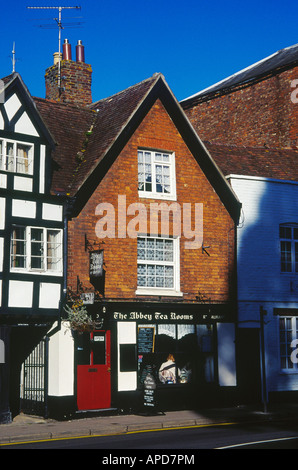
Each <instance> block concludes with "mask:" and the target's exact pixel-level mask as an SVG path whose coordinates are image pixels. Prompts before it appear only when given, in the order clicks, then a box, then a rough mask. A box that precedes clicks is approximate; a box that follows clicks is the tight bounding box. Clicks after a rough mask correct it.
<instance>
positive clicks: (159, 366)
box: [138, 324, 199, 386]
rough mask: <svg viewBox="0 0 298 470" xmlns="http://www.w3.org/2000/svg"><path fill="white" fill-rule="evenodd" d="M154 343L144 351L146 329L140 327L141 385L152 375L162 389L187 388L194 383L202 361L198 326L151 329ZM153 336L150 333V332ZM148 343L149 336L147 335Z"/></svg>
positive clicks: (162, 325) (153, 326) (159, 326)
mask: <svg viewBox="0 0 298 470" xmlns="http://www.w3.org/2000/svg"><path fill="white" fill-rule="evenodd" d="M148 328H151V341H147V345H146V349H144V346H143V345H144V341H142V339H140V338H141V336H142V335H144V329H146V327H145V326H143V327H142V326H140V327H139V335H138V339H139V341H138V360H139V381H140V384H142V383H143V381H144V379H145V377H146V373H148V372H149V373H151V374H152V375H153V376H154V378H155V380H156V382H157V383H158V384H160V385H165V386H167V385H172V384H187V383H191V382H192V381H193V380H194V377H195V375H196V370H197V363H198V360H199V351H198V342H197V334H196V326H195V325H188V324H182V325H176V324H160V325H151V326H150V327H148V326H147V330H148ZM148 334H149V331H148ZM147 339H148V335H147Z"/></svg>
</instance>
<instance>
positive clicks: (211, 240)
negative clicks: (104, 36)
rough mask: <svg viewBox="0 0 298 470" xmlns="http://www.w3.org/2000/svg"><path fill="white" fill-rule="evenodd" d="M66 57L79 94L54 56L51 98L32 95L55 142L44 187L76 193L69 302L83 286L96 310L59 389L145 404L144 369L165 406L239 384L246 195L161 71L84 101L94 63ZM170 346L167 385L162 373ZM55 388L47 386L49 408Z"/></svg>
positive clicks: (96, 403) (96, 402) (90, 398)
mask: <svg viewBox="0 0 298 470" xmlns="http://www.w3.org/2000/svg"><path fill="white" fill-rule="evenodd" d="M60 65H61V71H62V72H61V74H62V76H66V75H65V74H64V68H65V69H67V70H75V69H76V68H78V69H80V70H79V72H78V75H80V74H84V73H86V75H87V78H86V80H84V79H82V83H84V86H85V88H84V86H83V87H82V89H81V92H82V99H80V97H78V93H77V89H78V87H77V88H76V92H75V93H74V95H73V102H72V103H71V102H70V101H71V96H72V94H71V93H69V92H68V88H67V87H68V85H67V83H64V84H62V85H63V86H62V88H61V90H58V92H57V90H56V92H53V89H54V88H52V84H51V85H49V84H48V81H49V80H52V77H54V76H55V67H57V65H56V66H53V67H51V68H50V69H51V70H50V71H49V70H48V71H47V72H46V83H47V99H35V102H36V105H37V108H38V110H39V112H40V113H41V115H42V117H43V119H44V121H45V123H46V124H47V126H48V127H49V129H50V131H51V133H52V135H53V137H54V139H55V141H56V143H57V146H56V150H55V152H54V154H53V160H54V171H53V181H52V193H53V194H64V195H67V196H68V197H69V200H70V201H71V203H70V208H69V220H68V243H67V250H68V272H67V286H68V290H69V305H70V307H72V306H73V304H72V302H71V300H72V299H77V298H78V297H80V298H81V300H82V299H83V300H84V302H85V303H84V305H83V306H84V308H85V309H86V310H87V311H88V314H89V315H90V317H92V319H93V320H94V321H95V322H96V329H95V330H93V331H91V332H87V333H84V334H77V333H74V350H73V354H74V364H73V367H74V370H73V383H74V389H73V395H71V394H68V395H64V397H63V398H64V400H62V401H63V403H66V402H67V401H68V405H69V406H75V407H77V408H78V409H79V410H84V409H98V408H111V407H128V408H134V407H136V406H139V405H140V404H141V403H142V404H143V405H144V406H148V407H150V406H153V405H154V400H153V398H152V397H151V398H150V397H149V398H148V397H147V398H146V400H147V401H146V400H145V403H143V400H144V397H143V391H142V390H143V381H144V374H145V371H146V370H147V371H148V370H150V371H151V373H152V374H153V375H154V378H155V381H156V383H157V390H158V400H159V402H160V406H161V407H165V406H166V407H177V406H178V407H183V406H185V404H186V403H187V404H188V406H190V404H191V403H192V404H194V403H196V404H199V405H200V404H201V405H202V404H203V403H206V402H207V399H208V398H210V396H216V397H217V398H218V397H220V396H225V392H226V390H236V385H237V380H236V358H235V351H234V348H235V346H234V330H235V328H234V327H235V320H236V310H235V306H236V286H235V226H236V224H237V221H238V217H239V211H240V204H239V202H238V200H237V198H236V197H235V195H234V193H233V192H232V190H231V188H230V186H229V185H228V184H227V182H226V180H225V178H224V177H223V175H222V173H221V172H220V170H219V169H218V167H217V166H216V165H215V163H214V161H213V160H212V158H211V157H210V154H209V153H208V151H207V150H206V148H205V146H204V145H203V144H202V142H201V140H200V139H199V137H198V136H197V134H196V133H195V132H194V130H193V128H192V126H191V125H190V123H189V121H188V119H187V118H186V116H185V114H184V112H183V110H182V108H181V107H180V105H179V104H178V102H177V101H176V99H175V97H174V96H173V94H172V92H171V90H170V89H169V87H168V85H167V83H166V81H165V79H164V77H163V76H162V75H161V74H155V75H153V76H152V77H151V78H149V79H147V80H144V81H143V82H141V83H138V84H136V85H134V86H132V87H130V88H128V89H126V90H124V91H122V92H120V93H117V94H116V95H114V96H111V97H109V98H106V99H103V100H100V101H98V102H95V103H89V104H88V105H86V103H84V102H83V101H84V96H87V97H88V96H90V91H91V79H90V70H91V67H90V66H88V65H87V64H83V66H82V64H81V63H80V62H74V61H67V60H62V62H61V64H60ZM73 78H74V79H75V78H76V75H75V74H73ZM49 90H52V91H49ZM76 302H77V300H76ZM169 353H172V354H173V355H174V356H175V359H176V363H175V365H172V366H171V367H172V369H171V378H172V383H171V385H168V384H167V383H166V379H165V377H164V376H165V375H169V374H170V373H169V372H168V373H162V372H161V365H162V363H164V362H165V361H166V360H167V357H168V354H169ZM146 368H147V369H146ZM167 370H168V369H167ZM50 395H51V393H50ZM59 398H62V397H61V396H60V397H58V396H55V394H54V393H53V394H52V396H50V399H51V400H52V406H53V407H54V406H56V405H57V402H58V401H59ZM138 399H139V400H141V401H139V402H138V401H137V400H138ZM150 400H151V401H150ZM152 400H153V401H152ZM183 400H184V401H183ZM191 400H194V401H191ZM137 404H138V405H137Z"/></svg>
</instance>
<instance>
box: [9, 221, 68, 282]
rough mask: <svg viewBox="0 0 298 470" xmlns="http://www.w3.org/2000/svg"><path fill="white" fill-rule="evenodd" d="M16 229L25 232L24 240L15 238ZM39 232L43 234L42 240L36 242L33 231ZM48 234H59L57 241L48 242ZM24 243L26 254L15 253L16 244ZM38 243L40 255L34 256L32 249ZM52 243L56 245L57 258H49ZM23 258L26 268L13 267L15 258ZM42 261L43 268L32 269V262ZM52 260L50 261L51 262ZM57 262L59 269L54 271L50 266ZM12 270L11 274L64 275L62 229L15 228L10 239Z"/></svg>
mask: <svg viewBox="0 0 298 470" xmlns="http://www.w3.org/2000/svg"><path fill="white" fill-rule="evenodd" d="M15 228H20V229H22V230H24V239H23V238H21V239H18V238H13V231H14V229H15ZM33 230H39V231H40V233H41V234H42V239H41V240H34V239H33V237H32V231H33ZM48 232H55V233H56V234H57V237H58V239H57V241H55V242H48ZM17 241H19V242H20V243H22V242H23V248H24V254H17V253H13V251H14V246H15V245H14V242H17ZM35 243H36V246H38V245H40V248H41V249H40V252H41V254H40V255H36V254H33V252H34V250H32V247H33V246H34V244H35ZM51 243H55V244H56V249H57V256H49V250H51V249H52V248H51V246H50V245H51ZM17 257H23V258H24V266H23V267H20V266H13V264H14V261H13V259H14V258H17ZM33 259H36V260H40V262H41V263H40V264H41V267H32V260H33ZM49 260H50V261H49ZM53 260H56V262H57V269H53V268H51V267H50V265H51V264H52V263H53V262H54V261H53ZM10 270H11V272H30V273H41V274H42V273H46V274H52V275H55V276H59V275H62V271H63V231H62V229H57V228H50V227H32V226H20V225H18V226H14V227H13V228H12V231H11V237H10Z"/></svg>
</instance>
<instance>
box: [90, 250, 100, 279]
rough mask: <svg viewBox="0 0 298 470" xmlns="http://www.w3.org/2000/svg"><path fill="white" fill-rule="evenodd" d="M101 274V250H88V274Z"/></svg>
mask: <svg viewBox="0 0 298 470" xmlns="http://www.w3.org/2000/svg"><path fill="white" fill-rule="evenodd" d="M102 274H103V250H99V251H91V252H90V263H89V275H90V277H93V278H94V277H101V276H102Z"/></svg>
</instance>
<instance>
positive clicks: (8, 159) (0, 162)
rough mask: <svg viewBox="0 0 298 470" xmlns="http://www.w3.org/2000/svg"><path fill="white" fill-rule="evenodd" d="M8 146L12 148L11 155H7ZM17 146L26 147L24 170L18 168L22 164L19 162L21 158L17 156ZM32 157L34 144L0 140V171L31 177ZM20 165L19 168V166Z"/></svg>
mask: <svg viewBox="0 0 298 470" xmlns="http://www.w3.org/2000/svg"><path fill="white" fill-rule="evenodd" d="M8 145H12V146H13V154H12V155H8V151H7V147H8ZM18 145H20V146H25V147H28V149H29V150H28V161H27V166H28V168H27V169H26V170H24V169H22V168H20V166H22V164H21V163H20V162H19V160H20V159H22V157H20V156H18V154H17V148H18ZM33 155H34V144H32V143H30V142H21V141H17V140H9V139H3V138H0V170H1V171H6V172H8V173H17V174H22V175H33ZM19 165H20V166H19Z"/></svg>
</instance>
